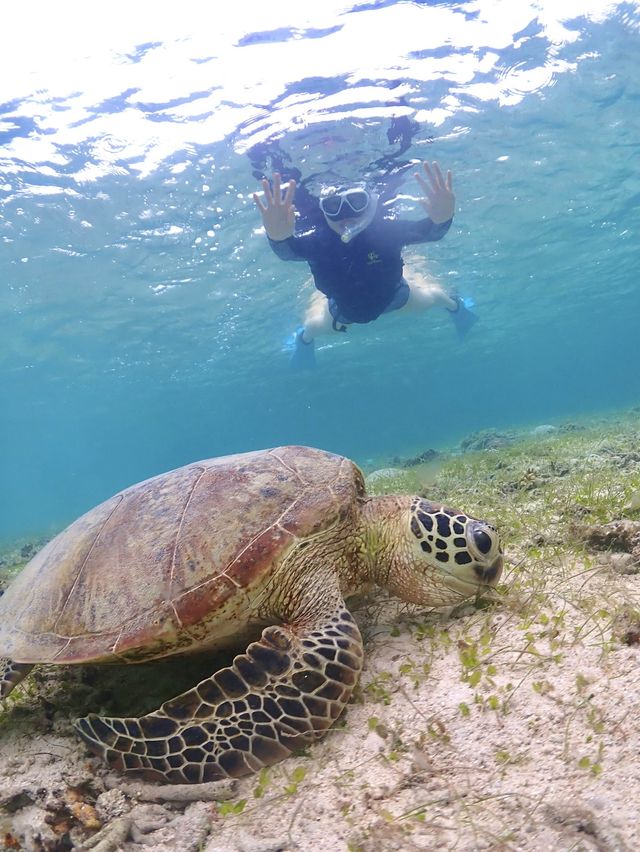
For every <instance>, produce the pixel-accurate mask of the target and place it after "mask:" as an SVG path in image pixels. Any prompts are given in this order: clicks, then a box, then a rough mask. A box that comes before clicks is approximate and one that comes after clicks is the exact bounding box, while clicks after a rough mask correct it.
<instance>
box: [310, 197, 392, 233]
mask: <svg viewBox="0 0 640 852" xmlns="http://www.w3.org/2000/svg"><path fill="white" fill-rule="evenodd" d="M319 203H320V210H322V212H323V213H324V215H325V218H326V219H327V220H328V221H330V222H343V221H344V220H345V219H349V220H353V221H350V222H349V223H348V224H346V225H345V226H344V228H343V229H342V232H341V234H340V239H341V240H342V242H343V243H348V242H350V241H351V240H352V239H353V238H354V237H355V236H357V235H358V234H360V233H361V232H362V231H364V229H365V228H366V227H367V226H368V225H369V224H370V223H371V220H372V219H373V217H374V216H375V212H376V208H377V206H378V196H377V195H375V194H374V193H372V192H369V190H367V189H365V188H364V187H351V188H350V189H343V190H340V189H339V190H335V191H332V192H330V193H328V194H327V195H325V196H323V197H322V198H320V202H319Z"/></svg>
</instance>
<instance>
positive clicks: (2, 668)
mask: <svg viewBox="0 0 640 852" xmlns="http://www.w3.org/2000/svg"><path fill="white" fill-rule="evenodd" d="M32 668H33V666H32V665H31V663H14V661H13V660H9V659H7V658H6V657H0V701H1V700H3V699H4V698H6V697H7V695H9V693H10V692H11V691H12V690H13V688H14V687H15V686H17V685H18V684H19V683H20V681H21V680H24V678H25V677H26V676H27V675H28V674H29V672H30V671H31V669H32Z"/></svg>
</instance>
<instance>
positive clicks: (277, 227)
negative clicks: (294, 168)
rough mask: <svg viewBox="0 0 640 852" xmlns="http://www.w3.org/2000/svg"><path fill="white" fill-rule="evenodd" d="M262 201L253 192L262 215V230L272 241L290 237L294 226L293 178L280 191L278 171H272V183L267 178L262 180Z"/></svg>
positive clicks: (294, 188)
mask: <svg viewBox="0 0 640 852" xmlns="http://www.w3.org/2000/svg"><path fill="white" fill-rule="evenodd" d="M262 190H263V192H264V201H263V200H262V198H260V196H259V195H258V193H257V192H254V193H253V200H254V202H255V205H256V207H257V208H258V210H259V211H260V214H261V216H262V223H263V225H264V230H265V232H266V234H267V236H268V237H269V240H271V241H272V242H276V243H278V242H281V241H282V240H287V239H289V237H292V236H293V234H294V231H295V227H296V219H295V207H294V206H293V196H294V193H295V191H296V182H295V180H293V179H292V180H290V181H289V185H288V186H287V188H286V190H285V191H284V195H283V193H282V186H281V179H280V174H279V173H278V172H274V173H273V181H272V185H271V184H269V181H268V180H266V179H265V180H263V181H262Z"/></svg>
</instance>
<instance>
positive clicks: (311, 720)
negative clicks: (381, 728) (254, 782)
mask: <svg viewBox="0 0 640 852" xmlns="http://www.w3.org/2000/svg"><path fill="white" fill-rule="evenodd" d="M362 656H363V653H362V641H361V638H360V633H359V630H358V627H357V625H356V624H355V622H354V620H353V617H352V616H351V614H350V613H349V612H348V611H347V610H346V609H344V608H342V607H338V608H337V609H336V611H335V612H334V613H332V614H331V615H330V616H329V617H325V618H324V619H320V620H319V621H318V622H317V623H316V624H315V625H313V626H311V627H310V629H308V630H306V631H301V630H300V629H299V628H296V630H295V631H293V630H292V629H290V628H288V627H286V626H274V627H267V628H266V629H265V630H264V631H263V632H262V636H261V638H260V640H258V641H257V642H253V643H252V644H250V645H249V647H248V648H247V651H246V653H245V654H241V655H239V656H237V657H235V659H234V660H233V664H232V665H231V666H229V667H228V668H224V669H221V670H220V671H218V672H217V673H216V674H214V675H213V676H212V677H211V678H208V679H206V680H203V681H202V682H201V683H199V684H198V685H197V686H196V687H194V688H193V689H191V690H189V691H188V692H185V693H184V694H183V695H180V696H178V697H177V698H174V699H171V700H170V701H167V702H165V703H164V704H163V705H162V706H161V707H160V708H159V709H158V710H156V711H155V712H153V713H150V714H148V715H147V716H143V717H141V718H140V719H133V718H131V719H114V718H101V717H98V716H95V715H91V716H88V717H86V718H84V719H80V720H79V721H78V722H77V723H76V726H77V729H78V731H79V732H80V735H81V736H82V738H83V739H84V740H85V742H86V743H87V745H88V746H89V747H90V749H91V750H92V751H93V752H94V753H96V754H98V755H100V756H102V757H103V758H104V759H106V761H107V762H108V763H109V765H110V766H112V767H113V768H115V769H118V770H120V771H123V772H125V773H128V774H133V775H137V776H142V777H143V778H146V779H148V780H156V781H158V780H160V781H168V782H171V783H200V782H204V781H215V780H219V779H222V778H228V777H231V778H238V777H241V776H243V775H247V774H250V773H252V772H257V771H258V770H260V769H261V768H262V767H264V766H270V765H271V764H273V763H276V762H278V761H280V760H282V759H283V758H285V757H287V756H288V755H289V754H290V753H291V752H293V751H296V750H299V749H301V748H303V747H305V746H306V745H308V744H310V743H312V742H313V741H314V740H316V739H318V738H319V737H320V736H322V734H323V733H324V732H325V731H326V730H327V728H329V727H330V726H331V725H332V724H333V722H334V721H335V720H336V719H337V718H338V716H339V715H340V714H341V712H342V710H343V709H344V707H345V706H346V704H347V702H348V700H349V698H350V696H351V693H352V691H353V688H354V686H355V684H356V683H357V681H358V677H359V674H360V670H361V668H362Z"/></svg>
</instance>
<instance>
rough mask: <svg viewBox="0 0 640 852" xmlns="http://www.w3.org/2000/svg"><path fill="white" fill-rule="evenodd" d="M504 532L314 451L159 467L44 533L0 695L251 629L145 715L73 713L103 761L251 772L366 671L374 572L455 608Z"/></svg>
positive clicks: (209, 775)
mask: <svg viewBox="0 0 640 852" xmlns="http://www.w3.org/2000/svg"><path fill="white" fill-rule="evenodd" d="M501 570H502V555H501V551H500V544H499V540H498V534H497V532H496V530H495V528H494V527H492V526H491V525H490V524H487V523H486V522H484V521H480V520H477V519H475V518H471V517H468V516H467V515H465V514H464V513H462V512H458V511H454V510H452V509H448V508H445V507H444V506H441V505H440V504H435V503H430V502H428V501H427V500H424V499H422V498H420V497H399V496H384V497H368V496H367V495H366V494H365V487H364V481H363V477H362V473H361V472H360V470H359V469H358V467H357V466H356V465H355V464H354V463H353V462H351V461H350V460H349V459H347V458H344V457H342V456H338V455H334V454H332V453H328V452H325V451H323V450H317V449H312V448H309V447H278V448H275V449H270V450H263V451H257V452H250V453H244V454H239V455H232V456H226V457H222V458H215V459H207V460H205V461H200V462H195V463H193V464H189V465H187V466H185V467H181V468H178V469H177V470H173V471H170V472H169V473H165V474H162V475H160V476H156V477H155V478H153V479H148V480H146V481H145V482H141V483H139V484H137V485H133V486H132V487H130V488H128V489H126V490H125V491H122V492H120V493H119V494H116V495H115V496H114V497H112V498H111V499H110V500H107V501H106V502H104V503H102V504H100V505H99V506H97V507H96V508H94V509H92V510H91V511H89V512H87V514H85V515H83V516H82V517H81V518H79V519H78V520H77V521H75V522H74V523H73V524H71V526H69V527H67V529H66V530H64V531H63V532H61V533H60V534H59V535H58V536H57V537H56V538H54V539H53V540H52V541H50V542H49V543H48V544H47V545H46V546H45V547H44V548H43V549H42V550H41V551H40V553H38V554H37V555H36V556H35V557H34V559H32V560H31V562H30V563H29V564H28V565H27V566H26V567H25V568H24V570H23V571H22V573H21V574H20V575H19V576H18V577H17V578H16V580H15V581H14V582H13V584H12V585H11V586H9V588H8V589H7V590H6V592H5V594H4V595H3V596H2V597H0V657H2V660H0V697H6V696H7V695H8V694H9V692H10V691H11V690H12V689H13V687H14V686H15V685H16V684H17V683H18V682H19V681H20V680H21V679H22V678H23V677H24V676H25V675H26V674H27V673H28V672H29V670H30V669H31V668H32V667H33V665H34V664H37V663H46V664H51V663H56V664H65V665H68V664H71V663H116V662H127V663H137V662H140V661H143V660H153V659H159V658H161V657H167V656H169V655H174V654H188V653H190V652H196V651H198V652H202V651H207V650H210V649H213V648H219V647H221V646H224V645H229V644H230V643H231V642H233V641H234V639H236V640H237V639H238V637H245V638H246V640H247V641H250V640H251V641H250V644H249V645H248V647H247V649H246V651H245V653H243V654H240V655H238V656H236V657H235V658H234V659H233V662H232V663H231V665H230V666H228V667H227V668H223V669H220V670H219V671H217V672H216V673H215V674H213V675H212V676H211V677H209V678H207V679H206V680H203V681H202V682H201V683H199V684H198V685H197V686H195V687H194V688H193V689H190V690H189V691H188V692H185V693H183V694H182V695H179V696H178V697H176V698H173V699H171V700H169V701H166V702H165V703H164V704H162V706H161V707H160V708H159V709H158V710H156V711H155V712H153V713H149V714H148V715H146V716H142V717H141V718H138V719H136V718H122V719H118V718H106V717H100V716H96V715H93V714H92V715H89V716H87V717H86V718H83V719H79V720H78V721H77V722H76V723H75V724H76V727H77V730H78V731H79V733H80V736H81V737H82V738H83V740H84V741H85V742H86V744H87V745H88V746H89V748H90V749H91V750H92V751H93V752H94V753H95V754H98V755H100V756H102V757H103V758H105V759H106V761H107V763H108V764H109V765H110V766H112V767H114V768H117V769H118V770H121V771H123V772H126V773H131V774H137V775H141V776H143V777H145V778H147V779H153V780H159V781H169V782H173V783H186V782H202V781H211V780H216V779H219V778H225V777H240V776H242V775H245V774H249V773H251V772H255V771H257V770H259V769H260V768H261V767H263V766H267V765H270V764H273V763H276V762H277V761H279V760H281V759H282V758H284V757H286V756H287V755H289V754H290V753H291V752H292V751H293V750H296V749H300V748H301V747H304V746H305V745H307V744H309V743H310V742H312V741H314V740H315V739H317V738H318V737H319V736H321V735H322V734H323V733H324V732H325V731H326V730H327V728H329V727H330V726H331V724H332V723H333V722H334V721H335V720H336V719H337V717H338V716H339V715H340V714H341V712H342V711H343V709H344V707H345V705H346V703H347V702H348V700H349V697H350V695H351V693H352V691H353V688H354V686H355V684H356V682H357V680H358V676H359V674H360V669H361V667H362V653H363V651H362V640H361V637H360V633H359V631H358V627H357V626H356V623H355V621H354V619H353V617H352V615H351V614H350V612H349V611H348V609H347V608H346V605H345V598H348V597H349V596H350V595H353V594H354V593H355V592H357V591H358V590H360V589H362V588H363V587H364V586H366V585H368V584H369V583H371V582H373V583H376V584H378V585H380V586H383V587H384V588H386V589H388V590H389V591H390V592H392V593H393V594H395V595H397V596H398V597H400V598H402V599H403V600H405V601H409V602H413V603H418V604H424V605H435V606H438V605H445V604H454V603H456V602H458V601H460V600H463V599H465V598H468V597H471V596H473V595H475V594H476V593H477V592H478V591H479V590H481V589H482V588H484V587H488V586H493V585H495V583H496V582H497V581H498V578H499V576H500V573H501Z"/></svg>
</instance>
